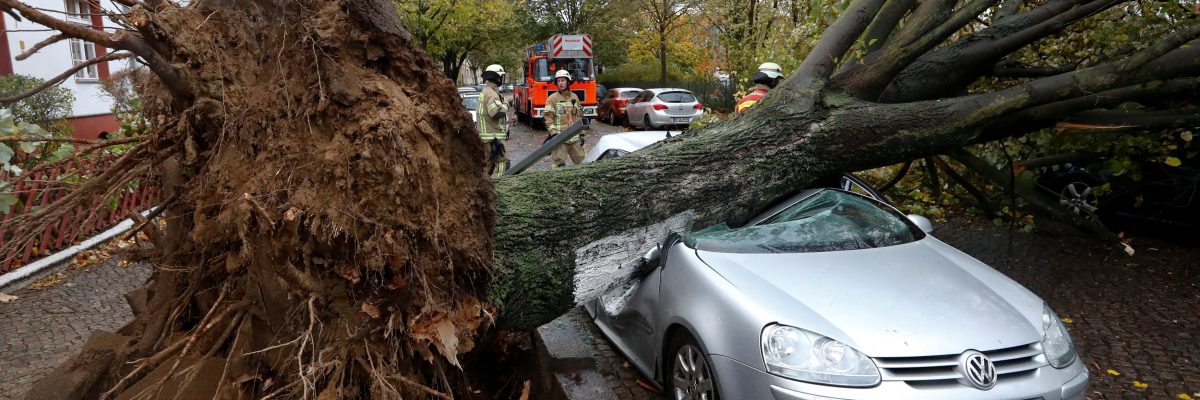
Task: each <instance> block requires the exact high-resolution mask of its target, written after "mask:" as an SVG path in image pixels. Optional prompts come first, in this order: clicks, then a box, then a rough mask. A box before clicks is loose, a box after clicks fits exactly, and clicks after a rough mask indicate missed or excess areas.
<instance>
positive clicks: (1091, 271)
mask: <svg viewBox="0 0 1200 400" xmlns="http://www.w3.org/2000/svg"><path fill="white" fill-rule="evenodd" d="M935 226H936V228H937V231H935V232H934V235H936V236H937V237H938V238H939V239H941V240H942V241H945V242H946V243H949V244H950V245H952V246H955V247H957V248H959V249H960V250H962V251H964V252H966V253H967V254H970V255H972V256H974V257H975V258H978V259H979V260H981V261H983V262H985V263H987V264H989V265H991V266H992V267H994V268H996V269H997V270H999V271H1001V272H1003V273H1005V274H1006V275H1008V276H1009V277H1011V278H1013V279H1014V280H1016V281H1017V282H1020V283H1021V284H1023V285H1025V287H1027V288H1029V290H1031V291H1033V292H1034V293H1036V294H1037V295H1038V296H1041V297H1042V298H1043V299H1045V300H1046V301H1047V302H1049V303H1050V305H1051V307H1052V308H1054V310H1055V311H1056V312H1058V313H1059V316H1060V317H1062V318H1067V319H1069V320H1070V321H1071V322H1070V323H1069V324H1068V325H1067V326H1068V329H1070V331H1071V334H1072V337H1073V339H1074V340H1075V345H1076V348H1077V349H1078V351H1079V353H1080V354H1081V357H1082V360H1083V361H1084V362H1085V363H1086V364H1087V366H1088V369H1089V370H1090V371H1091V379H1092V380H1091V386H1090V387H1089V389H1088V392H1087V397H1088V398H1089V399H1092V400H1101V399H1104V400H1115V399H1181V398H1183V399H1186V398H1195V399H1200V363H1198V362H1200V331H1198V330H1197V329H1196V327H1200V264H1197V262H1196V260H1197V259H1200V248H1196V247H1190V248H1189V247H1185V246H1181V245H1178V244H1170V243H1164V242H1161V241H1157V240H1150V239H1146V240H1137V241H1135V242H1134V244H1133V246H1134V247H1135V249H1137V254H1136V256H1135V257H1129V256H1127V255H1125V254H1124V253H1123V252H1121V251H1119V250H1117V249H1114V248H1111V247H1106V246H1104V245H1102V244H1099V243H1097V242H1096V241H1093V240H1089V239H1086V238H1081V237H1077V236H1074V234H1073V233H1072V234H1065V235H1064V234H1052V233H1036V234H1024V233H1020V232H1013V233H1012V234H1011V236H1010V233H1009V231H1008V230H1007V229H1005V228H1003V227H997V226H994V225H993V224H991V223H990V222H981V221H975V220H972V219H966V218H963V219H955V220H952V221H949V222H944V223H936V224H935ZM1010 237H1011V239H1012V241H1011V247H1010V245H1009V243H1010V241H1009V239H1010ZM589 327H590V329H591V334H593V335H595V336H597V337H601V338H603V337H604V336H603V334H601V333H600V331H599V330H598V329H596V328H595V325H590V324H589ZM597 346H598V348H599V349H600V352H601V355H600V359H598V360H597V364H598V365H597V370H598V371H599V372H600V373H601V374H602V375H604V377H605V379H606V380H608V382H609V386H610V387H611V388H612V389H613V391H614V392H616V393H617V396H618V397H619V398H620V399H621V400H631V399H633V400H649V399H655V400H657V399H662V398H663V396H662V395H659V394H657V393H655V392H653V391H651V390H648V389H646V388H645V387H643V385H639V384H638V380H642V381H643V383H645V382H648V381H646V380H645V378H643V377H642V376H641V375H640V374H639V373H638V371H637V370H636V369H634V368H633V367H632V366H629V364H628V362H627V361H626V359H625V358H624V357H623V356H622V355H621V354H620V353H618V352H617V351H615V350H614V349H613V348H612V344H611V342H609V341H607V340H600V341H599V343H598V344H597ZM1109 370H1112V371H1114V372H1117V373H1119V374H1120V375H1119V376H1117V375H1113V374H1110V373H1109V372H1108V371H1109ZM1135 381H1136V382H1138V383H1139V384H1145V385H1146V386H1145V387H1138V386H1140V385H1135ZM1180 395H1187V397H1180Z"/></svg>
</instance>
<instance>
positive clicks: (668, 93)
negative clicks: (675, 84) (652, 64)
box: [625, 88, 704, 130]
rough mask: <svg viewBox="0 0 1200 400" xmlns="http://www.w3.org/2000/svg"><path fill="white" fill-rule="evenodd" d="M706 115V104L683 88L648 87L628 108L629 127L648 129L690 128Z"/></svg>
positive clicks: (626, 116)
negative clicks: (694, 122)
mask: <svg viewBox="0 0 1200 400" xmlns="http://www.w3.org/2000/svg"><path fill="white" fill-rule="evenodd" d="M702 116H704V105H703V104H700V101H699V100H697V99H696V95H694V94H692V92H689V91H687V90H684V89H677V88H671V89H648V90H645V91H642V94H639V95H638V96H637V97H635V98H633V100H631V101H630V103H629V105H628V106H626V107H625V118H626V119H628V121H629V126H632V127H637V128H642V129H645V130H653V129H659V128H662V127H667V126H677V127H687V126H688V125H690V124H691V123H692V121H694V120H696V119H698V118H700V117H702Z"/></svg>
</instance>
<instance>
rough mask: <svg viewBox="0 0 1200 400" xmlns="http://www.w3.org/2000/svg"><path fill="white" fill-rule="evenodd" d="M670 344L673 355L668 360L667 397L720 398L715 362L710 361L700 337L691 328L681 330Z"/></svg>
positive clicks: (669, 350)
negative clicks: (689, 331) (714, 372)
mask: <svg viewBox="0 0 1200 400" xmlns="http://www.w3.org/2000/svg"><path fill="white" fill-rule="evenodd" d="M668 345H669V346H668V347H667V353H666V354H668V355H670V356H669V358H668V359H667V360H665V361H666V362H665V364H666V368H665V371H666V372H667V373H666V375H665V377H666V379H665V380H666V385H665V387H666V388H667V398H668V399H674V400H681V399H713V400H716V399H720V398H721V395H720V390H718V389H717V380H716V376H715V375H713V372H712V363H710V362H709V361H708V357H707V356H705V355H704V349H702V348H700V345H699V344H698V343H696V339H693V338H692V335H689V334H688V333H687V332H679V333H677V334H675V335H674V336H673V337H672V338H671V341H670V342H668ZM688 369H690V370H691V371H690V372H689V371H688Z"/></svg>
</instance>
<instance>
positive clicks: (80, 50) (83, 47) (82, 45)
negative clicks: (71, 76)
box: [70, 39, 100, 81]
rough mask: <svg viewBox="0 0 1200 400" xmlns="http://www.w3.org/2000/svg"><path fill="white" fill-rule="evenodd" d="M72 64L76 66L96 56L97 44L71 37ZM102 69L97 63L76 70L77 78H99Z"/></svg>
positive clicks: (79, 79) (82, 79)
mask: <svg viewBox="0 0 1200 400" xmlns="http://www.w3.org/2000/svg"><path fill="white" fill-rule="evenodd" d="M70 43H71V65H72V66H76V65H79V64H83V63H85V62H87V60H91V59H93V58H96V44H95V43H92V42H87V41H83V40H79V39H71V40H70ZM99 79H100V71H99V69H98V68H97V67H96V64H92V65H89V66H88V67H87V68H84V69H81V70H79V71H76V72H75V80H77V81H84V80H99Z"/></svg>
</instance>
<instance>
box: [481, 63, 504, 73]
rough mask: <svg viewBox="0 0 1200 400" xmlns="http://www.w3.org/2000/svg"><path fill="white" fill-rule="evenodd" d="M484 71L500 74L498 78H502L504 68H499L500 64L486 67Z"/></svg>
mask: <svg viewBox="0 0 1200 400" xmlns="http://www.w3.org/2000/svg"><path fill="white" fill-rule="evenodd" d="M484 71H486V72H495V73H497V74H500V76H504V67H502V66H500V64H492V65H489V66H487V68H485V69H484Z"/></svg>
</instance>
